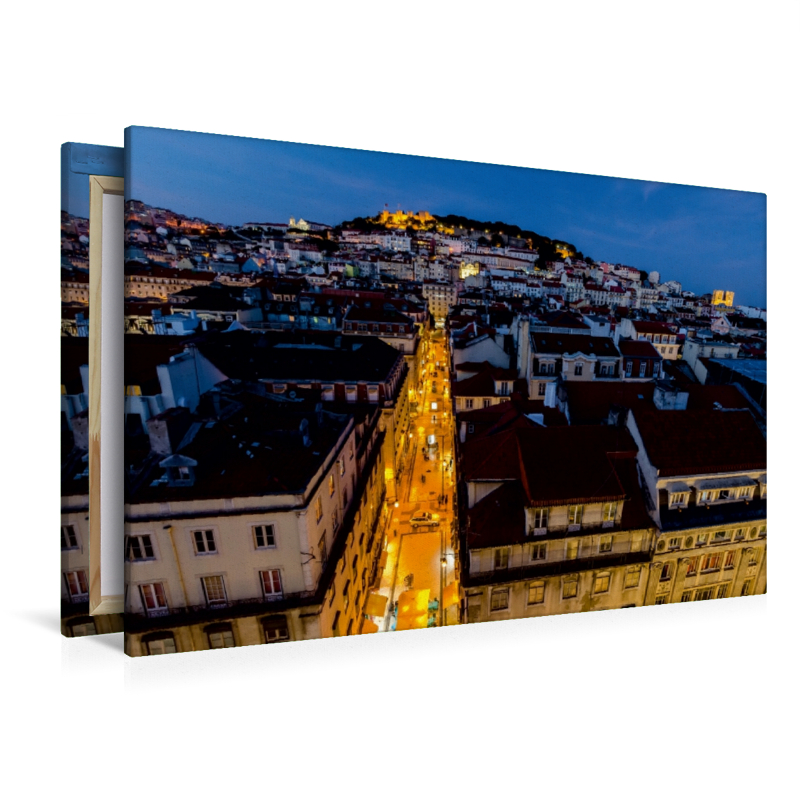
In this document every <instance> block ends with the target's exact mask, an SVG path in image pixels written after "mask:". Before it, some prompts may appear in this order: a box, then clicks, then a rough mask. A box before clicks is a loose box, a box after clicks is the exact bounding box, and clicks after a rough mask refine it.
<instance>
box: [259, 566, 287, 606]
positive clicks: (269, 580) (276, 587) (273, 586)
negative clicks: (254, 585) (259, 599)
mask: <svg viewBox="0 0 800 800" xmlns="http://www.w3.org/2000/svg"><path fill="white" fill-rule="evenodd" d="M261 586H262V587H263V589H264V597H265V598H266V599H267V600H280V599H281V598H282V597H283V584H282V583H281V571H280V570H279V569H267V570H264V571H263V572H262V573H261Z"/></svg>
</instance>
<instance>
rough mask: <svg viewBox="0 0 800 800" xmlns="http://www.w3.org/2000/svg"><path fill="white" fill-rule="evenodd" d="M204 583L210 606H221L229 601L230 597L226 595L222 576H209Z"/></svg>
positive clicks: (204, 579) (203, 579)
mask: <svg viewBox="0 0 800 800" xmlns="http://www.w3.org/2000/svg"><path fill="white" fill-rule="evenodd" d="M202 581H203V591H204V592H205V595H206V602H207V603H208V604H209V605H210V606H214V605H221V604H223V603H226V602H227V601H228V597H227V595H226V594H225V581H223V579H222V575H208V576H206V577H205V578H202Z"/></svg>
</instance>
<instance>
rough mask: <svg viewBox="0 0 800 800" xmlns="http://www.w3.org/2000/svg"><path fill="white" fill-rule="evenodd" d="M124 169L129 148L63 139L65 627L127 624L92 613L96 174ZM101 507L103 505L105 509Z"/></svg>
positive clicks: (85, 632) (92, 630)
mask: <svg viewBox="0 0 800 800" xmlns="http://www.w3.org/2000/svg"><path fill="white" fill-rule="evenodd" d="M90 175H108V176H114V177H120V176H121V175H122V148H119V147H104V146H99V145H87V144H78V143H71V142H70V143H67V144H64V145H62V147H61V574H60V575H59V580H60V583H61V632H62V634H63V635H64V636H68V637H73V636H91V635H94V634H99V633H114V632H118V631H121V630H122V615H121V614H107V615H98V616H94V617H92V616H89V513H90V509H89V461H88V444H89V312H90V309H89V236H90V232H89V176H90ZM97 513H99V509H98V510H97Z"/></svg>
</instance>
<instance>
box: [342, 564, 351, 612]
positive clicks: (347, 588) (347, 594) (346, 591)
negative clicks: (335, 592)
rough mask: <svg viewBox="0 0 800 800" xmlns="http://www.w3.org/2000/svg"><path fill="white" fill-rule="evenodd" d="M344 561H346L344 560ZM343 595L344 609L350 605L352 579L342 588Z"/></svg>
mask: <svg viewBox="0 0 800 800" xmlns="http://www.w3.org/2000/svg"><path fill="white" fill-rule="evenodd" d="M343 563H344V562H343ZM342 597H343V598H344V610H345V611H347V607H348V606H349V605H350V581H347V582H346V583H345V585H344V589H342Z"/></svg>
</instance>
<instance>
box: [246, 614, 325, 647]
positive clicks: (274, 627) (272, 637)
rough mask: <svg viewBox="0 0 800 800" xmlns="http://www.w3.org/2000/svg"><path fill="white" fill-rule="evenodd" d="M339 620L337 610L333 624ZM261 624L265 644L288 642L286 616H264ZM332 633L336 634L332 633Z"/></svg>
mask: <svg viewBox="0 0 800 800" xmlns="http://www.w3.org/2000/svg"><path fill="white" fill-rule="evenodd" d="M338 622H339V612H338V611H337V612H336V618H335V620H334V623H333V624H334V626H335V625H337V624H338ZM261 625H262V627H263V628H264V641H265V642H266V643H267V644H272V643H273V642H288V641H289V625H288V623H287V622H286V617H285V616H283V615H282V614H281V615H279V616H275V617H265V618H264V619H262V620H261ZM334 635H336V634H335V633H334Z"/></svg>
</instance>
